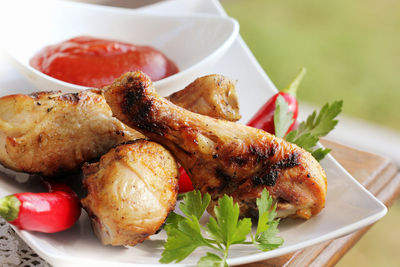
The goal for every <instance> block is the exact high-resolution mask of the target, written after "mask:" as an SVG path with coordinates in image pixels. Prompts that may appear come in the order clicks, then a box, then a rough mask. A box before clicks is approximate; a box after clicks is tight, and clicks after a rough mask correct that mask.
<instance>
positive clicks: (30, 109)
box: [0, 75, 240, 176]
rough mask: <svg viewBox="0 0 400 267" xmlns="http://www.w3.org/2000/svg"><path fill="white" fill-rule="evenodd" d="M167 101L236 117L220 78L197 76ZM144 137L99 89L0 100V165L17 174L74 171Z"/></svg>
mask: <svg viewBox="0 0 400 267" xmlns="http://www.w3.org/2000/svg"><path fill="white" fill-rule="evenodd" d="M117 81H118V80H117ZM202 86H206V88H205V89H206V90H205V92H204V93H200V92H201V91H202V90H201V88H200V87H202ZM106 89H107V87H106V88H105V90H106ZM193 96H196V97H195V98H196V99H197V100H198V101H194V100H193V99H194V98H193ZM212 96H213V97H212ZM171 100H172V101H176V103H177V104H178V105H182V106H183V107H186V108H189V107H190V108H191V109H192V110H194V111H197V112H202V113H203V114H206V115H210V116H215V117H219V118H222V119H234V118H240V115H239V108H238V106H237V96H236V92H235V88H234V84H233V82H231V81H230V80H229V79H227V78H225V77H223V76H220V75H209V76H205V77H201V78H198V79H197V80H196V81H195V82H194V83H192V84H191V85H189V86H188V87H186V88H185V89H183V90H182V91H180V92H177V93H175V94H174V95H172V96H171ZM235 103H236V104H235ZM230 105H232V107H230ZM143 137H144V136H143V135H142V134H140V133H139V132H137V131H135V130H133V129H131V128H129V127H127V126H126V125H124V124H123V123H121V122H120V121H119V120H117V119H116V118H114V117H112V112H111V109H110V108H109V106H108V105H107V103H106V101H105V99H104V97H103V95H102V90H96V89H93V90H86V91H81V92H79V93H72V94H61V93H60V92H37V93H33V94H31V95H22V94H19V95H9V96H4V97H1V98H0V163H1V164H3V165H4V166H6V167H8V168H11V169H14V170H17V171H24V172H28V173H37V174H41V175H44V176H55V175H60V174H64V173H70V172H74V171H77V170H79V168H80V167H81V166H82V164H83V163H84V162H86V161H90V160H93V159H96V158H98V157H100V156H101V155H103V154H104V153H106V152H107V151H108V150H109V149H110V148H112V147H114V146H115V145H117V144H119V143H122V142H126V141H129V140H134V139H137V138H143Z"/></svg>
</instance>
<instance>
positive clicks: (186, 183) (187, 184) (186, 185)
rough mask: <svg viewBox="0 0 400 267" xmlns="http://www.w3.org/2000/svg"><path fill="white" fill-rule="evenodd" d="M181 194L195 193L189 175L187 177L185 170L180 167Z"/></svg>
mask: <svg viewBox="0 0 400 267" xmlns="http://www.w3.org/2000/svg"><path fill="white" fill-rule="evenodd" d="M179 173H180V176H179V182H178V184H179V193H186V192H189V191H193V190H194V188H193V184H192V181H191V180H190V178H189V175H187V173H186V171H185V169H184V168H182V167H180V168H179Z"/></svg>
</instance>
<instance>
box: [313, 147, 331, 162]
mask: <svg viewBox="0 0 400 267" xmlns="http://www.w3.org/2000/svg"><path fill="white" fill-rule="evenodd" d="M329 152H331V149H329V148H318V149H316V150H314V151H313V152H312V153H311V154H312V155H313V157H314V158H315V159H316V160H318V161H320V160H322V159H323V158H325V156H326V155H328V153H329Z"/></svg>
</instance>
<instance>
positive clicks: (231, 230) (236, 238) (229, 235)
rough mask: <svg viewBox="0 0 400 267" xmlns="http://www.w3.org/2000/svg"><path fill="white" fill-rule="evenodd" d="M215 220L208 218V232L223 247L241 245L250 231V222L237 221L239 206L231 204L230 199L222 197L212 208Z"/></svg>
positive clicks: (231, 200)
mask: <svg viewBox="0 0 400 267" xmlns="http://www.w3.org/2000/svg"><path fill="white" fill-rule="evenodd" d="M214 213H215V217H216V219H217V220H215V219H214V218H212V217H211V218H210V221H209V223H208V224H207V227H208V232H209V233H210V234H211V235H212V236H213V237H214V238H215V239H216V240H217V241H219V242H220V243H223V244H224V245H225V247H229V246H230V245H231V244H237V243H241V242H243V241H244V240H246V236H247V235H248V234H249V233H250V231H251V220H250V219H249V218H245V219H242V220H239V205H238V204H237V203H235V204H233V199H232V197H229V196H227V195H224V196H223V197H222V198H220V199H219V200H218V205H217V206H215V207H214Z"/></svg>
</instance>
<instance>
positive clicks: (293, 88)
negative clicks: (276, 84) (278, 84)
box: [281, 67, 307, 97]
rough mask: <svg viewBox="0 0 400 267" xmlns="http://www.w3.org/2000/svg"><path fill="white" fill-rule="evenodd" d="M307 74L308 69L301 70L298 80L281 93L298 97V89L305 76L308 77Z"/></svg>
mask: <svg viewBox="0 0 400 267" xmlns="http://www.w3.org/2000/svg"><path fill="white" fill-rule="evenodd" d="M306 72H307V70H306V68H304V67H303V68H301V70H300V72H299V74H297V76H296V78H295V79H294V80H293V81H292V82H291V83H290V84H289V86H288V88H286V89H283V90H281V92H284V93H288V94H290V95H292V96H294V97H296V93H297V88H298V87H299V85H300V83H301V80H303V77H304V75H306Z"/></svg>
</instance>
